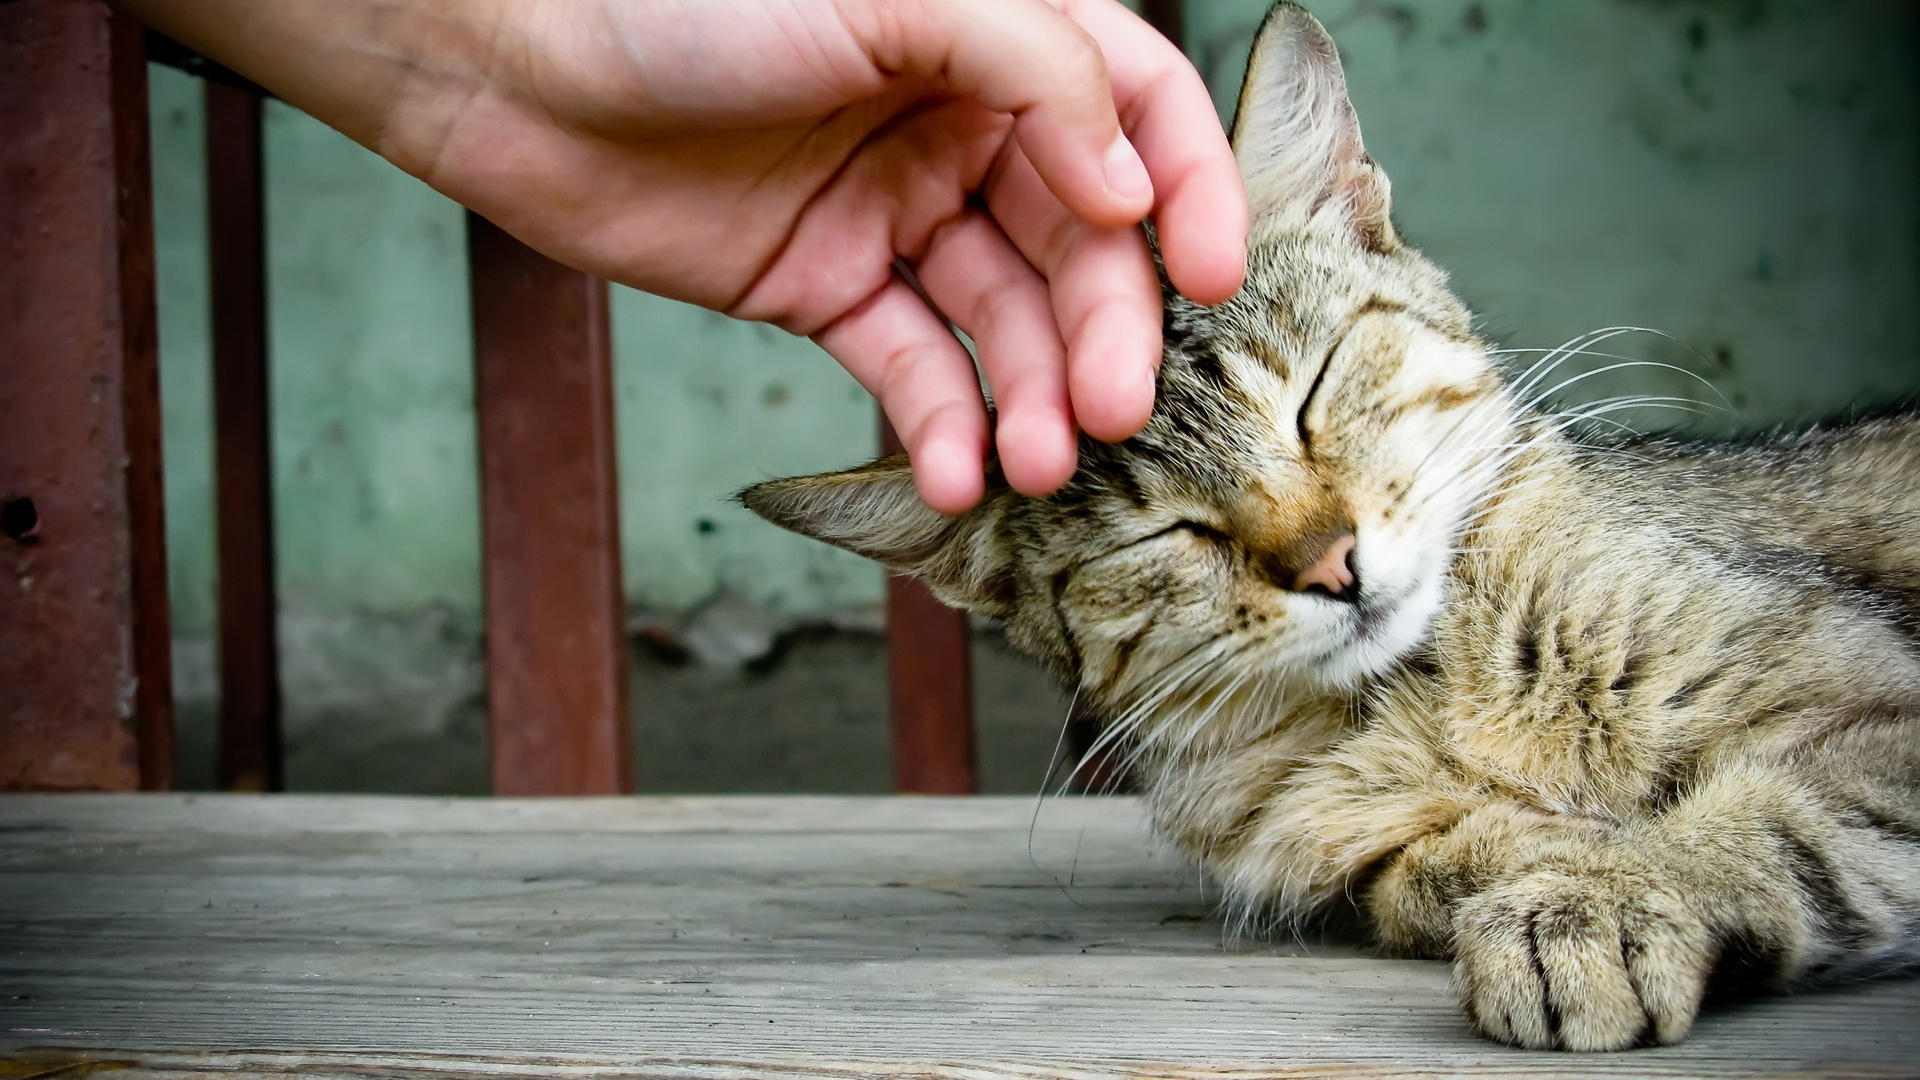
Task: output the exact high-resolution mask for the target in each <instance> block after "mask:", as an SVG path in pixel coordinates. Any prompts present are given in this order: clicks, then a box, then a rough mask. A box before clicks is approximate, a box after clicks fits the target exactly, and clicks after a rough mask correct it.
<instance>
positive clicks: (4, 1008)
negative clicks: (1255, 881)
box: [0, 795, 1920, 1080]
mask: <svg viewBox="0 0 1920 1080" xmlns="http://www.w3.org/2000/svg"><path fill="white" fill-rule="evenodd" d="M1033 814H1034V804H1033V803H1032V802H1031V801H1030V800H1021V799H907V798H891V799H889V798H877V799H853V798H679V799H674V798H647V799H587V800H567V801H520V800H494V801H433V800H405V799H390V798H354V797H294V796H240V795H231V796H172V795H169V796H161V795H153V796H139V795H125V796H90V795H89V796H13V797H7V798H0V1077H24V1076H49V1075H56V1073H53V1072H49V1070H64V1071H58V1072H57V1075H59V1076H62V1077H69V1076H79V1075H86V1074H87V1073H89V1072H91V1071H94V1070H95V1069H98V1070H99V1071H100V1072H101V1074H102V1075H105V1074H106V1070H109V1069H111V1070H113V1071H112V1075H114V1076H119V1077H127V1078H129V1080H131V1078H147V1077H174V1076H181V1077H184V1076H191V1075H203V1074H206V1073H212V1072H217V1073H221V1074H224V1075H227V1076H276V1075H288V1074H295V1073H297V1074H299V1075H302V1076H308V1077H368V1076H392V1077H420V1078H425V1077H436V1078H459V1077H479V1076H489V1077H496V1076H560V1077H575V1076H578V1077H635V1078H639V1077H663V1078H664V1077H673V1078H742V1080H744V1078H762V1077H839V1078H864V1077H956V1078H957V1077H966V1078H987V1077H1028V1078H1040V1077H1095V1076H1126V1077H1136V1078H1138V1077H1202V1076H1206V1077H1216V1076H1236V1077H1246V1078H1251V1077H1256V1076H1281V1077H1319V1076H1329V1077H1330V1076H1340V1077H1367V1076H1458V1075H1509V1076H1782V1075H1819V1076H1859V1077H1869V1076H1872V1077H1887V1076H1911V1075H1916V1074H1920V982H1913V981H1909V982H1889V983H1883V984H1877V985H1871V986H1864V987H1855V988H1851V989H1847V990H1842V991H1838V992H1833V993H1826V994H1816V995H1806V996H1802V997H1797V998H1790V999H1777V1000H1764V1001H1759V1002H1754V1003H1749V1004H1745V1005H1741V1006H1730V1007H1727V1008H1724V1009H1717V1010H1715V1011H1714V1012H1712V1013H1711V1014H1710V1015H1709V1016H1707V1017H1706V1018H1705V1019H1704V1020H1703V1021H1702V1022H1701V1024H1700V1026H1699V1029H1698V1030H1697V1032H1696V1034H1695V1037H1694V1038H1693V1040H1692V1041H1690V1042H1689V1043H1687V1044H1686V1045H1684V1046H1681V1047H1677V1048H1671V1049H1661V1050H1646V1051H1636V1052H1632V1053H1628V1054H1621V1055H1611V1056H1609V1055H1590V1056H1585V1055H1576V1056H1562V1055H1548V1054H1538V1053H1528V1052H1524V1051H1519V1050H1513V1049H1509V1048H1506V1047H1500V1046H1495V1045H1492V1044H1489V1043H1486V1042H1483V1041H1480V1040H1478V1039H1476V1038H1475V1037H1474V1036H1473V1035H1472V1034H1471V1033H1470V1032H1469V1030H1468V1029H1467V1026H1466V1024H1465V1023H1464V1022H1463V1021H1462V1019H1461V1018H1460V1016H1459V1014H1458V1012H1457V1010H1456V1009H1455V1007H1454V1005H1453V1001H1452V998H1451V996H1450V995H1449V993H1448V990H1447V973H1446V969H1445V968H1444V966H1443V965H1439V964H1432V963H1418V962H1410V961H1390V960H1381V959H1374V958H1371V957H1368V956H1366V955H1365V954H1364V952H1362V951H1361V950H1357V949H1354V948H1351V947H1343V946H1337V945H1325V944H1314V945H1305V944H1299V943H1291V942H1289V943H1280V944H1258V943H1250V942H1244V941H1240V942H1234V941H1230V940H1228V939H1227V938H1226V937H1225V936H1224V935H1223V932H1222V929H1221V926H1220V924H1219V923H1218V921H1216V920H1215V919H1214V918H1213V917H1212V915H1211V913H1210V910H1211V905H1210V902H1209V900H1208V898H1207V897H1206V896H1205V895H1204V894H1203V891H1202V890H1201V889H1200V888H1199V887H1198V885H1197V883H1196V881H1195V879H1194V877H1193V875H1192V873H1191V872H1190V871H1188V870H1187V869H1186V868H1185V867H1184V866H1183V865H1182V864H1181V863H1180V862H1179V860H1177V859H1175V858H1172V857H1170V856H1169V855H1167V854H1166V853H1164V852H1159V851H1157V850H1156V848H1155V846H1154V844H1153V843H1152V842H1151V841H1150V840H1149V839H1148V838H1147V836H1146V833H1145V830H1144V827H1143V824H1142V822H1141V818H1140V811H1139V808H1138V805H1137V804H1136V803H1135V802H1133V801H1132V800H1128V799H1066V800H1056V801H1050V802H1048V803H1047V804H1045V806H1044V807H1042V808H1041V810H1040V813H1039V815H1038V819H1037V823H1036V824H1034V825H1033V827H1032V831H1031V836H1030V834H1029V825H1030V822H1033V821H1034V817H1033Z"/></svg>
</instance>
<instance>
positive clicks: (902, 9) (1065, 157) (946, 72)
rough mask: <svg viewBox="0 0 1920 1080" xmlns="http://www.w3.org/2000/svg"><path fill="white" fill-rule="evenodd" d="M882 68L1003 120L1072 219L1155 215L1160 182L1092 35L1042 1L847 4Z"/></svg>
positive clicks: (845, 12) (1111, 222)
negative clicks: (1123, 115)
mask: <svg viewBox="0 0 1920 1080" xmlns="http://www.w3.org/2000/svg"><path fill="white" fill-rule="evenodd" d="M841 14H842V18H843V19H845V20H847V22H848V23H849V25H852V26H854V27H855V33H856V35H857V36H858V37H859V38H860V39H861V40H862V41H863V42H865V43H866V45H867V48H868V49H869V52H870V54H871V56H872V59H873V61H874V63H875V64H877V65H878V66H879V67H880V68H882V69H883V70H886V71H895V72H903V73H907V74H912V75H918V76H921V77H925V78H929V79H934V80H937V81H939V82H942V83H944V84H945V85H946V86H947V87H948V88H949V89H951V90H953V91H954V92H956V93H959V94H962V95H964V96H966V97H969V98H971V99H973V100H975V101H977V102H979V103H980V104H982V105H984V106H986V107H987V108H989V109H992V110H994V111H996V112H1004V113H1009V114H1012V115H1013V117H1014V118H1015V120H1014V135H1015V138H1016V139H1017V140H1018V141H1019V144H1020V146H1021V148H1022V149H1024V150H1025V151H1026V152H1027V154H1028V155H1029V156H1030V157H1031V158H1032V160H1033V162H1034V165H1035V167H1036V168H1037V169H1038V170H1039V172H1040V175H1041V176H1042V177H1044V178H1045V180H1046V183H1047V185H1048V187H1049V188H1050V189H1051V190H1052V191H1053V193H1054V195H1055V196H1056V197H1057V198H1058V199H1059V200H1060V201H1061V202H1062V203H1064V204H1065V205H1066V206H1067V207H1068V208H1069V209H1071V210H1072V211H1073V212H1074V213H1075V214H1077V215H1079V216H1081V217H1083V218H1085V219H1087V220H1088V221H1092V222H1095V223H1097V224H1100V225H1106V226H1119V225H1131V224H1133V223H1135V222H1138V221H1139V220H1140V219H1142V218H1144V217H1145V216H1146V215H1147V212H1148V211H1149V210H1151V209H1152V207H1153V202H1154V197H1153V182H1152V180H1151V179H1150V178H1149V177H1148V172H1147V169H1146V167H1145V165H1144V164H1143V163H1142V162H1141V160H1140V156H1139V154H1138V153H1137V152H1136V151H1135V150H1134V148H1133V146H1132V144H1131V143H1129V142H1128V141H1127V139H1126V137H1125V136H1124V135H1123V134H1122V133H1121V130H1120V118H1119V115H1118V113H1117V112H1116V110H1115V107H1114V97H1113V91H1112V89H1111V88H1110V86H1109V84H1108V82H1107V63H1106V58H1105V57H1104V56H1102V55H1101V52H1100V48H1099V46H1098V45H1096V44H1095V42H1094V40H1093V38H1092V37H1090V36H1089V35H1088V34H1087V32H1086V31H1085V30H1083V29H1082V28H1081V27H1079V26H1078V25H1076V24H1075V23H1074V21H1073V20H1071V19H1069V18H1067V17H1066V16H1064V15H1062V14H1061V13H1060V12H1059V11H1058V10H1056V9H1055V8H1054V7H1052V6H1050V5H1049V4H1047V3H1044V2H1042V0H901V2H899V3H895V4H857V3H849V4H843V5H842V7H841Z"/></svg>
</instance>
